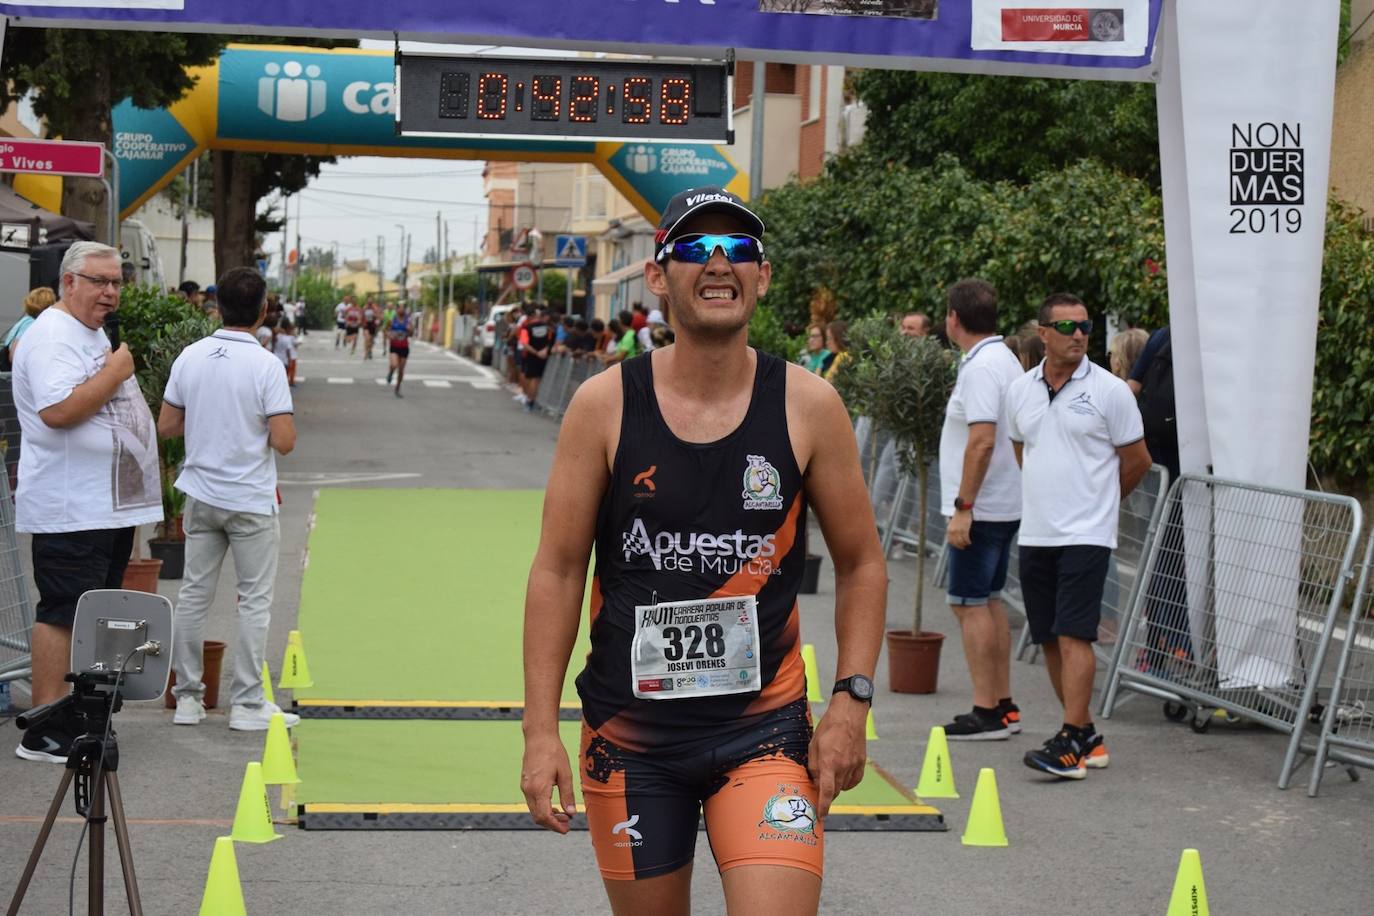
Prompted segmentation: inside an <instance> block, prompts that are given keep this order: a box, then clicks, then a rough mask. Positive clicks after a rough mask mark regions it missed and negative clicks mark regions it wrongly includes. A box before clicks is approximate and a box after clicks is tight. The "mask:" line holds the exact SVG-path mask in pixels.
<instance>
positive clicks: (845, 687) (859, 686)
mask: <svg viewBox="0 0 1374 916" xmlns="http://www.w3.org/2000/svg"><path fill="white" fill-rule="evenodd" d="M841 692H843V693H847V694H849V695H850V696H851V697H853V698H854V699H856V700H858V701H859V702H860V703H868V704H870V705H871V704H872V703H873V681H871V680H869V679H868V678H866V677H864V676H863V675H862V674H851V675H850V676H849V677H846V678H841V679H840V680H838V681H836V682H835V689H834V690H831V691H830V695H831V696H834V695H835V694H837V693H841Z"/></svg>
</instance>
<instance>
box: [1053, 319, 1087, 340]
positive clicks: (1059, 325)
mask: <svg viewBox="0 0 1374 916" xmlns="http://www.w3.org/2000/svg"><path fill="white" fill-rule="evenodd" d="M1040 327H1042V328H1054V329H1055V330H1056V331H1058V332H1059V333H1060V334H1063V335H1064V336H1065V337H1072V336H1073V332H1074V331H1082V332H1083V336H1085V337H1089V336H1091V335H1092V332H1093V321H1092V319H1091V318H1089V319H1088V320H1087V321H1072V320H1070V319H1068V318H1063V319H1060V320H1059V321H1042V322H1040Z"/></svg>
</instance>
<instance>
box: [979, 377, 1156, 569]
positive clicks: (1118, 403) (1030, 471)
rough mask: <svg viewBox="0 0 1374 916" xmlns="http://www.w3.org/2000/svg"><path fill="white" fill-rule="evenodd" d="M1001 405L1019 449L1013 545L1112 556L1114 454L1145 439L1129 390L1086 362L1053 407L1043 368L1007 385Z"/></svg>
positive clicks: (1116, 485) (1117, 498) (1117, 492)
mask: <svg viewBox="0 0 1374 916" xmlns="http://www.w3.org/2000/svg"><path fill="white" fill-rule="evenodd" d="M1006 403H1007V407H1006V410H1007V433H1008V434H1009V435H1010V436H1011V438H1012V439H1013V440H1014V441H1016V442H1021V443H1023V449H1022V452H1021V480H1022V502H1021V533H1020V537H1019V538H1018V540H1019V542H1020V543H1022V544H1024V545H1026V546H1028V547H1063V546H1068V545H1071V544H1093V545H1097V546H1099V547H1111V548H1113V549H1115V548H1116V521H1117V511H1118V509H1119V508H1120V504H1121V476H1120V474H1121V459H1120V457H1119V456H1118V455H1117V453H1116V450H1117V449H1118V448H1121V447H1123V446H1127V445H1130V444H1131V443H1133V442H1138V441H1140V440H1141V439H1142V438H1144V436H1145V429H1144V425H1143V424H1142V423H1141V420H1140V409H1139V408H1138V407H1136V403H1135V396H1134V395H1132V394H1131V389H1129V388H1127V387H1126V383H1125V382H1123V381H1122V380H1121V379H1119V378H1117V377H1116V376H1114V375H1112V374H1111V373H1110V372H1108V371H1107V370H1106V369H1103V368H1102V367H1101V366H1095V365H1093V363H1092V362H1091V361H1090V360H1089V359H1088V358H1087V357H1086V356H1085V357H1083V361H1082V362H1081V363H1079V365H1078V368H1077V369H1075V370H1074V371H1073V375H1072V376H1071V377H1070V378H1069V380H1068V381H1067V382H1065V383H1064V387H1062V388H1060V389H1059V392H1058V393H1057V394H1055V396H1054V400H1050V395H1049V390H1048V388H1047V387H1046V385H1045V364H1044V363H1043V362H1042V363H1041V364H1040V365H1038V366H1036V367H1035V368H1034V369H1032V370H1031V371H1029V372H1027V373H1026V374H1025V375H1023V376H1021V377H1020V378H1019V379H1017V380H1016V381H1015V382H1013V383H1012V384H1011V387H1010V388H1008V389H1007V402H1006Z"/></svg>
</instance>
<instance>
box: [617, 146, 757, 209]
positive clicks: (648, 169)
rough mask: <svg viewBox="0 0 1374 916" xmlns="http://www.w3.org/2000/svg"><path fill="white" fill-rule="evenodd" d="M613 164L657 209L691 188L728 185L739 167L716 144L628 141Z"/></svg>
mask: <svg viewBox="0 0 1374 916" xmlns="http://www.w3.org/2000/svg"><path fill="white" fill-rule="evenodd" d="M609 162H610V165H611V167H612V168H613V169H615V171H616V172H618V173H619V176H620V178H621V179H622V180H623V181H624V182H625V184H627V185H629V187H630V189H631V190H632V191H633V192H634V193H635V194H638V195H639V196H640V197H642V198H643V199H644V201H645V202H646V203H647V204H648V205H649V206H650V207H651V208H652V209H653V210H654V211H656V212H658V213H662V212H663V208H664V207H666V206H667V205H668V201H669V200H671V199H672V198H673V195H674V194H677V193H678V192H679V191H683V190H685V189H687V188H696V187H701V186H702V185H715V186H716V187H721V188H727V187H729V186H730V184H731V183H732V182H734V181H735V179H736V178H737V177H740V171H739V169H737V168H735V166H734V164H733V163H731V162H730V160H729V159H726V158H725V156H724V155H722V154H721V152H720V150H719V149H718V148H716V147H714V146H699V145H693V144H681V145H676V146H675V145H672V144H667V143H626V144H624V145H623V146H621V147H620V148H619V149H618V150H616V151H615V152H614V153H612V154H611V157H610V160H609Z"/></svg>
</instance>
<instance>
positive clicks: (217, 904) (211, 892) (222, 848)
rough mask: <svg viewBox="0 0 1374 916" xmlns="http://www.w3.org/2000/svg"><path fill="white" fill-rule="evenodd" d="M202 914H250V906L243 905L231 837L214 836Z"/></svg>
mask: <svg viewBox="0 0 1374 916" xmlns="http://www.w3.org/2000/svg"><path fill="white" fill-rule="evenodd" d="M200 916H248V909H247V908H246V907H245V906H244V905H243V887H242V886H241V885H240V884H239V863H238V859H237V858H236V857H235V856H234V841H233V839H231V838H230V837H227V836H222V837H216V838H215V852H214V855H212V856H211V857H210V876H209V877H208V878H207V879H206V880H205V893H204V895H202V896H201V898H200Z"/></svg>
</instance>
